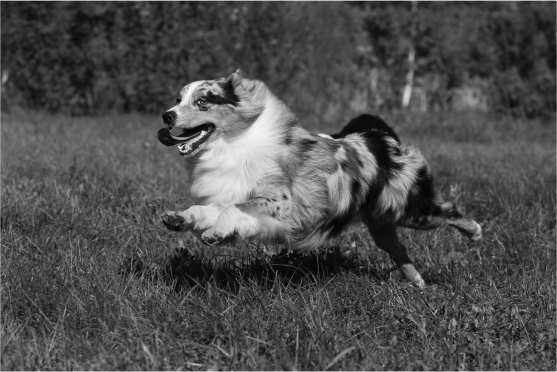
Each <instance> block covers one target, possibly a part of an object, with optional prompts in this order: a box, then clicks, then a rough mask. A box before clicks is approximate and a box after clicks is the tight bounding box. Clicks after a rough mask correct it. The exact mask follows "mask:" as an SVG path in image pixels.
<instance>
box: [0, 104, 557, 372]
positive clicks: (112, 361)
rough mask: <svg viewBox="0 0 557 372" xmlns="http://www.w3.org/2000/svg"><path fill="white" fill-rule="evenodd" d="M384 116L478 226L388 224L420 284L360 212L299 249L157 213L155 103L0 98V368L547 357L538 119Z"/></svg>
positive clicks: (550, 200)
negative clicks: (168, 223)
mask: <svg viewBox="0 0 557 372" xmlns="http://www.w3.org/2000/svg"><path fill="white" fill-rule="evenodd" d="M385 119H386V120H387V121H388V122H389V123H392V124H393V126H394V127H395V129H396V130H397V132H398V133H399V134H400V136H401V138H402V140H403V141H404V143H407V144H414V145H417V146H418V147H420V148H421V150H422V151H423V153H424V155H425V156H426V158H427V159H428V160H429V162H430V164H431V167H432V171H433V172H434V175H435V177H436V180H437V183H438V185H439V187H440V188H441V190H442V193H443V195H444V196H445V197H446V198H447V199H450V200H454V201H456V202H457V203H458V204H459V205H460V207H461V208H463V209H464V211H465V212H466V214H468V215H470V216H472V217H473V218H475V219H476V220H477V221H478V222H479V223H480V224H481V225H482V228H483V230H484V237H483V239H482V240H480V241H479V242H477V243H473V244H471V243H470V242H468V241H467V240H465V239H463V238H462V237H461V236H460V234H459V233H457V232H455V231H452V230H449V229H440V230H437V231H433V232H415V231H410V230H403V231H402V234H401V235H402V239H403V242H404V244H405V245H406V246H407V247H408V249H409V251H410V252H411V256H412V258H413V259H414V260H415V261H416V266H417V268H418V270H420V271H421V272H422V273H423V275H424V278H425V280H426V283H427V285H428V287H427V289H426V290H425V291H423V292H420V291H418V290H416V289H414V288H411V287H409V286H408V285H407V284H406V282H405V281H404V280H403V279H401V278H400V277H399V276H398V274H397V272H396V271H393V270H392V266H393V264H392V263H391V262H390V261H389V259H388V257H387V255H386V254H385V253H384V252H381V251H379V250H378V249H376V247H375V246H374V245H373V243H372V242H371V238H370V236H369V234H368V233H367V231H366V230H365V228H364V227H363V225H362V226H355V227H354V228H353V229H352V230H350V231H348V232H347V233H346V234H345V235H344V236H343V237H342V238H341V239H340V240H339V241H338V242H337V243H336V244H335V245H334V246H333V247H331V248H329V249H324V250H323V251H322V252H319V253H315V254H310V255H302V254H299V253H294V252H291V253H285V252H281V251H280V249H281V247H272V246H271V247H265V246H264V245H262V244H260V245H257V244H255V243H256V242H254V244H246V245H243V246H240V247H238V248H237V249H231V248H225V249H214V248H209V247H205V246H203V245H201V244H200V243H198V242H197V241H195V240H194V239H192V238H191V237H189V236H187V235H180V234H175V233H172V232H168V231H166V230H165V229H164V228H163V227H162V226H161V224H160V222H159V221H158V215H159V214H160V213H161V212H163V211H165V210H176V209H182V208H186V207H187V206H189V205H191V203H192V201H191V200H189V199H188V198H187V197H186V196H185V195H186V194H187V189H188V181H187V180H185V179H184V178H183V177H184V169H183V167H184V164H183V159H182V158H180V157H179V155H178V152H177V150H176V149H174V148H167V147H165V146H162V145H160V144H159V143H158V141H157V139H156V135H155V133H156V130H157V128H156V127H157V126H156V124H154V123H156V122H158V119H157V118H156V117H154V116H148V115H111V116H103V117H98V118H87V117H82V118H70V117H64V116H48V115H44V114H39V113H35V112H32V113H30V112H29V111H26V112H25V113H23V114H17V113H7V114H6V113H4V114H3V115H2V127H1V130H2V133H1V141H2V143H1V149H2V154H1V155H2V156H1V158H0V159H1V162H2V164H1V167H2V174H1V176H2V209H1V216H0V227H1V234H2V242H1V250H0V254H1V262H2V265H1V266H0V277H1V280H2V285H1V287H0V305H1V308H0V309H1V312H0V313H1V322H0V324H1V325H0V332H1V333H0V367H1V369H2V370H27V369H37V370H49V369H50V370H68V369H79V370H123V369H129V370H177V369H188V370H193V369H195V370H207V369H213V370H215V369H233V370H277V369H297V370H324V369H326V368H327V367H329V369H331V370H337V369H338V370H340V369H342V370H385V369H390V370H414V369H427V370H457V369H463V370H511V369H516V370H555V367H556V361H555V355H556V346H557V339H556V328H555V321H556V316H555V314H556V305H555V304H556V302H555V298H556V288H557V287H556V251H555V221H556V220H555V218H556V200H555V187H556V184H555V182H556V177H555V169H556V168H555V167H556V165H555V159H556V157H555V141H554V139H555V125H554V123H553V122H548V123H543V122H532V121H524V122H512V121H510V122H509V121H506V120H500V119H498V120H496V119H493V118H492V117H489V116H482V115H477V114H459V115H448V114H435V115H431V114H428V115H415V114H413V115H409V114H407V113H392V114H390V115H388V116H386V117H385ZM312 129H319V130H323V129H326V130H327V131H328V132H337V131H338V129H339V128H337V127H329V128H323V127H321V126H315V127H313V128H312Z"/></svg>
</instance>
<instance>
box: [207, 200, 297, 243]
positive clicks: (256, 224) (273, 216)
mask: <svg viewBox="0 0 557 372" xmlns="http://www.w3.org/2000/svg"><path fill="white" fill-rule="evenodd" d="M288 201H289V198H288V197H287V196H286V195H285V194H283V196H281V197H256V198H254V199H251V200H249V201H247V202H245V203H241V204H233V205H228V206H226V207H225V208H224V209H223V210H222V212H221V213H220V214H219V216H218V218H217V220H216V222H215V224H214V226H212V227H210V228H209V229H207V230H205V231H204V232H203V234H201V240H202V241H203V242H204V243H205V244H215V243H220V242H222V241H223V240H225V239H227V238H230V237H233V236H239V237H241V238H252V237H263V236H265V237H274V238H281V237H282V235H283V234H284V232H285V225H286V224H285V223H284V217H285V216H286V214H287V213H288V211H289V209H290V208H289V203H288Z"/></svg>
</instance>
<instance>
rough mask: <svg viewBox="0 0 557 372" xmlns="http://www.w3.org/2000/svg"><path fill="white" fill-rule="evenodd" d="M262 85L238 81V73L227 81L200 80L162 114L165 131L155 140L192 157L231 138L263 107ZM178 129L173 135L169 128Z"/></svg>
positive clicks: (190, 85) (252, 119)
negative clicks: (215, 143)
mask: <svg viewBox="0 0 557 372" xmlns="http://www.w3.org/2000/svg"><path fill="white" fill-rule="evenodd" d="M263 88H264V85H263V84H262V83H260V82H258V81H254V80H248V79H244V78H242V75H241V71H240V70H237V71H236V72H235V73H233V74H232V75H230V76H229V77H227V78H221V79H217V80H201V81H196V82H194V83H191V84H188V85H186V86H185V87H184V88H182V90H181V91H180V93H179V94H178V97H177V98H176V105H175V106H174V107H172V108H170V109H169V110H168V111H166V112H165V113H164V114H163V115H162V118H163V121H164V124H165V125H166V128H163V129H161V130H159V132H158V137H159V141H160V142H161V143H163V144H164V145H167V146H175V145H177V146H178V149H179V150H180V154H181V155H182V156H186V157H188V156H193V155H195V154H197V153H198V152H199V151H201V150H203V149H206V148H207V147H208V146H209V145H210V144H211V143H213V142H215V141H217V140H218V139H224V140H225V141H226V140H228V139H231V138H233V137H235V136H237V135H239V134H241V132H242V131H244V130H245V129H247V128H248V127H249V126H250V125H251V124H253V122H254V121H255V120H256V119H257V117H258V116H259V115H260V114H261V112H262V111H263V109H264V107H265V99H264V94H262V93H263V91H264V89H263ZM173 128H180V130H181V131H182V132H181V134H177V135H174V134H172V133H171V132H170V129H173Z"/></svg>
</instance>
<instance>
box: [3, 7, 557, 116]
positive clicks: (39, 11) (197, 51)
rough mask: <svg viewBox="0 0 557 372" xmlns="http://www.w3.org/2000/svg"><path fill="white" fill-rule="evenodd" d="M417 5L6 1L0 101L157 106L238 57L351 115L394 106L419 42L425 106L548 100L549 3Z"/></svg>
mask: <svg viewBox="0 0 557 372" xmlns="http://www.w3.org/2000/svg"><path fill="white" fill-rule="evenodd" d="M416 8H417V9H416ZM416 8H415V9H414V11H412V7H411V3H409V2H394V3H390V2H379V3H375V2H373V3H360V2H355V3H337V2H326V3H321V2H318V3H303V2H287V3H275V2H255V3H242V2H231V3H219V2H200V3H197V2H114V3H113V2H2V3H1V31H2V55H1V62H2V66H1V69H2V109H7V108H8V109H9V108H10V107H12V106H14V105H24V106H25V107H31V108H36V109H47V110H50V111H55V112H64V113H71V114H93V113H103V112H108V111H124V112H129V111H139V112H149V113H160V112H161V111H162V110H164V109H165V108H167V107H168V106H169V105H170V104H171V103H172V102H173V97H174V96H175V95H176V93H177V91H178V90H179V89H180V88H181V87H182V86H183V85H184V84H186V83H188V82H191V81H194V80H198V79H208V78H216V77H221V76H226V75H228V74H230V73H231V72H232V71H234V70H235V69H236V68H242V70H243V71H244V74H245V75H246V76H248V77H256V78H258V79H260V80H263V81H265V82H266V83H267V84H268V85H269V86H270V87H271V89H272V90H273V91H274V92H275V93H276V94H277V95H279V96H280V97H281V98H282V99H284V100H285V101H286V103H287V104H289V105H290V106H291V107H292V108H293V109H294V111H295V112H296V113H298V114H299V115H301V116H308V117H313V118H316V120H327V121H330V120H345V119H346V115H352V114H354V113H356V112H362V111H374V112H377V111H381V110H390V109H394V108H398V107H400V105H401V96H402V90H403V87H404V85H405V83H406V80H405V79H406V75H407V72H408V70H409V68H410V67H411V66H409V60H408V52H409V50H410V49H411V48H413V49H414V50H415V62H414V64H413V68H414V70H415V73H414V76H415V78H414V86H415V88H416V89H418V88H419V89H420V92H422V93H423V95H424V97H425V98H424V99H425V100H426V101H425V106H424V107H427V109H428V110H449V109H454V108H455V104H454V97H455V92H457V91H458V90H459V89H460V90H462V89H464V88H466V89H469V90H470V91H471V92H472V93H473V94H476V95H479V96H481V97H484V98H485V100H486V102H487V107H488V108H489V109H492V110H497V111H502V112H507V113H512V114H514V115H520V116H528V117H535V116H541V115H551V114H553V113H554V112H555V100H556V97H555V89H556V85H555V65H556V58H555V48H556V46H555V33H556V29H555V13H556V9H555V2H532V3H530V2H524V3H522V2H521V3H516V2H514V3H500V2H497V3H485V2H477V3H476V2H457V3H455V2H450V3H439V2H434V3H425V2H418V3H417V7H416ZM416 91H417V90H416ZM482 99H483V98H482ZM482 107H483V106H482Z"/></svg>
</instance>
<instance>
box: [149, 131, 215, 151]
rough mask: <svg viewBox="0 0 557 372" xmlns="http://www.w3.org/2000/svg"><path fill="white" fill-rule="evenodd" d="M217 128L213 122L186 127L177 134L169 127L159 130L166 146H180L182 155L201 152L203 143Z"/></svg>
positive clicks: (159, 135) (158, 133) (162, 141)
mask: <svg viewBox="0 0 557 372" xmlns="http://www.w3.org/2000/svg"><path fill="white" fill-rule="evenodd" d="M214 130H215V126H214V125H213V124H203V125H200V126H198V127H195V128H191V129H184V130H183V132H182V133H181V134H179V135H177V136H175V135H173V134H172V133H171V132H170V130H168V129H167V128H162V129H160V130H159V131H158V132H157V136H158V137H159V141H160V142H161V143H162V144H163V145H166V146H178V150H180V155H182V156H193V155H195V154H197V153H198V152H199V150H201V149H200V147H199V146H201V144H202V143H203V142H205V141H206V140H207V139H208V138H209V136H210V135H211V134H212V133H213V131H214Z"/></svg>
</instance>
